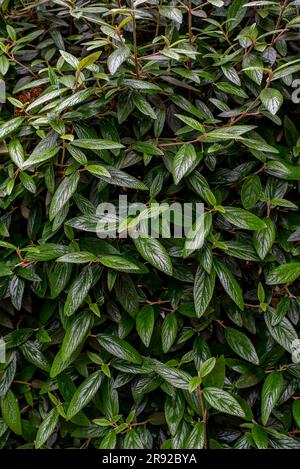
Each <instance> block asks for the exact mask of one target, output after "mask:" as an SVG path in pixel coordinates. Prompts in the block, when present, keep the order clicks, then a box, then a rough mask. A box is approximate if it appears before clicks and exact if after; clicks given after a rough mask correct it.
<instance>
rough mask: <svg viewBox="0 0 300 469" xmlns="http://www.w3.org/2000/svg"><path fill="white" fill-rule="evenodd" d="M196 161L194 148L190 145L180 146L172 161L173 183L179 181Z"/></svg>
mask: <svg viewBox="0 0 300 469" xmlns="http://www.w3.org/2000/svg"><path fill="white" fill-rule="evenodd" d="M196 161H197V154H196V151H195V148H194V147H193V145H191V144H186V145H182V146H181V147H180V149H179V150H178V152H177V153H176V155H175V158H174V159H173V170H172V172H173V178H174V183H175V184H178V183H179V181H181V179H182V178H183V177H184V176H185V175H186V174H187V173H188V172H189V170H190V169H191V168H193V166H194V164H195V163H196Z"/></svg>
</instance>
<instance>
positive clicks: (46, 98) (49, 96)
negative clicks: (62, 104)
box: [26, 88, 67, 112]
mask: <svg viewBox="0 0 300 469" xmlns="http://www.w3.org/2000/svg"><path fill="white" fill-rule="evenodd" d="M66 90H67V88H63V89H59V90H53V91H50V92H49V93H45V94H42V95H41V96H39V97H38V98H37V99H36V100H34V101H33V102H32V103H30V104H29V106H27V108H26V112H29V111H31V110H32V109H34V108H36V107H38V106H40V105H41V104H44V103H46V102H47V101H50V102H51V101H52V100H53V99H54V98H57V97H58V96H61V95H62V94H63V93H64V91H66Z"/></svg>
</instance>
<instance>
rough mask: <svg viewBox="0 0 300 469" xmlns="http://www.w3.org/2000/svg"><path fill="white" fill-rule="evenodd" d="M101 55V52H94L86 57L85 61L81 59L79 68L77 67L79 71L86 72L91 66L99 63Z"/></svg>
mask: <svg viewBox="0 0 300 469" xmlns="http://www.w3.org/2000/svg"><path fill="white" fill-rule="evenodd" d="M100 55H101V51H100V52H93V53H92V54H89V55H87V56H86V57H84V58H83V59H81V60H80V62H79V64H78V66H77V68H78V70H84V69H85V68H88V67H89V66H90V65H92V64H94V63H95V62H97V60H98V59H99V57H100Z"/></svg>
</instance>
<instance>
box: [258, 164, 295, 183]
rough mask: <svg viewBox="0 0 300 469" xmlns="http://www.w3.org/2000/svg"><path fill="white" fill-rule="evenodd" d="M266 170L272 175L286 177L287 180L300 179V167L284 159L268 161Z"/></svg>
mask: <svg viewBox="0 0 300 469" xmlns="http://www.w3.org/2000/svg"><path fill="white" fill-rule="evenodd" d="M265 168H266V169H265V170H266V172H267V173H268V174H270V175H271V176H275V177H277V178H280V179H286V180H287V181H292V180H296V181H300V168H299V166H294V165H292V164H290V163H287V162H286V161H283V160H280V161H279V160H273V161H268V162H267V163H266V165H265Z"/></svg>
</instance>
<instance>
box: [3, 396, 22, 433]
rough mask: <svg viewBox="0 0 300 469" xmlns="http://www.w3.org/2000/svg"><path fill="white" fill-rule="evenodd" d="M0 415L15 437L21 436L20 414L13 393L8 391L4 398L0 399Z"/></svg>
mask: <svg viewBox="0 0 300 469" xmlns="http://www.w3.org/2000/svg"><path fill="white" fill-rule="evenodd" d="M0 404H1V413H2V417H3V420H4V422H5V423H6V425H7V426H8V428H10V429H11V430H12V431H13V432H14V433H15V434H16V435H22V424H21V413H20V409H19V404H18V400H17V398H16V396H15V395H14V393H13V392H12V391H11V390H10V389H9V390H8V391H7V393H6V395H5V396H4V397H1V398H0Z"/></svg>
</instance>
